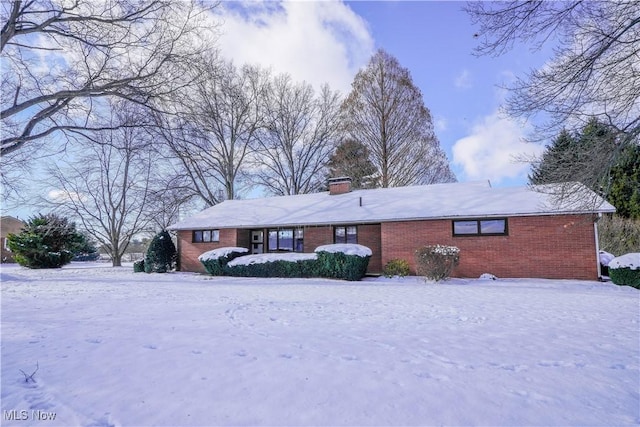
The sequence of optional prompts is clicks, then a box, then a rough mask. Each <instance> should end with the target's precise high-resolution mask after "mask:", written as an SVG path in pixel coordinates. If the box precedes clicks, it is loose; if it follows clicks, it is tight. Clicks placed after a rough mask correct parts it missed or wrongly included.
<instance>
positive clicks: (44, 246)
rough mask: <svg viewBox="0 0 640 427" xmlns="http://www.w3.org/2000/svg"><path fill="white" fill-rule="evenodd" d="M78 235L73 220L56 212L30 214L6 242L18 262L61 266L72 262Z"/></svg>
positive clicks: (39, 266) (33, 265)
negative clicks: (25, 221) (32, 215)
mask: <svg viewBox="0 0 640 427" xmlns="http://www.w3.org/2000/svg"><path fill="white" fill-rule="evenodd" d="M80 238H81V236H80V234H79V233H78V232H77V231H76V226H75V224H74V223H70V222H69V221H68V220H67V219H66V218H63V217H60V216H58V215H55V214H47V215H42V214H40V215H38V216H35V217H33V218H30V219H29V220H28V221H27V224H26V225H25V226H24V228H23V229H22V230H21V231H20V233H18V234H11V233H10V234H8V235H7V244H8V246H9V249H11V251H12V252H13V253H14V259H15V260H16V262H17V263H18V264H20V265H21V266H23V267H28V268H60V267H62V266H63V265H65V264H68V263H70V262H71V259H72V258H73V251H74V250H75V249H76V248H77V242H78V241H79V240H80Z"/></svg>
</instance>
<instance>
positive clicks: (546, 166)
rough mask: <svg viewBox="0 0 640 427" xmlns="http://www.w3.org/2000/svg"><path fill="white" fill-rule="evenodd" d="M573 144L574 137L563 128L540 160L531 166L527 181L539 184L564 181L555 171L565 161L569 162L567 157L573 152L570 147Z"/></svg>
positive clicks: (563, 165) (561, 166)
mask: <svg viewBox="0 0 640 427" xmlns="http://www.w3.org/2000/svg"><path fill="white" fill-rule="evenodd" d="M575 144H576V140H575V138H574V137H573V136H572V135H571V133H570V132H569V131H567V130H566V129H563V130H562V131H561V132H560V134H559V135H558V136H557V137H556V139H554V140H553V142H552V143H551V145H550V146H548V147H547V148H546V149H545V151H544V153H543V154H542V157H541V158H540V161H539V162H538V163H537V164H534V165H533V166H532V168H531V173H530V174H529V182H530V183H531V184H534V185H539V184H551V183H554V182H562V181H564V179H563V178H562V177H559V176H558V175H559V174H557V173H555V171H556V170H557V169H561V168H564V167H566V166H567V163H570V162H571V159H570V158H569V157H570V156H571V155H572V153H574V151H573V149H572V148H573V147H574V146H575Z"/></svg>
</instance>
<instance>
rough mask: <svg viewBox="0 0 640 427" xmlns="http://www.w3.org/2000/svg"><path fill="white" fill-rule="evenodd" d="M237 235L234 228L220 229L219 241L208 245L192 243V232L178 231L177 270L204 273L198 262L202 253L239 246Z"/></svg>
mask: <svg viewBox="0 0 640 427" xmlns="http://www.w3.org/2000/svg"><path fill="white" fill-rule="evenodd" d="M238 234H239V233H238V230H237V229H235V228H223V229H220V241H218V242H208V243H193V242H192V240H193V238H192V236H193V231H192V230H180V231H178V252H179V257H178V269H179V270H180V271H193V272H197V273H204V272H205V269H204V266H203V265H202V263H201V262H200V261H199V260H198V257H199V256H200V255H202V254H203V253H205V252H207V251H210V250H213V249H218V248H224V247H226V246H241V245H239V244H238ZM247 234H248V232H247ZM248 240H249V238H248V236H247V242H248ZM242 247H248V246H242Z"/></svg>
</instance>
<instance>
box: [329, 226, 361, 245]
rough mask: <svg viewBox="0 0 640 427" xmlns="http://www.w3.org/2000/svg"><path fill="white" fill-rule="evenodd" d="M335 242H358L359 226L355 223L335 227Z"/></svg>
mask: <svg viewBox="0 0 640 427" xmlns="http://www.w3.org/2000/svg"><path fill="white" fill-rule="evenodd" d="M333 242H334V243H358V227H356V226H355V225H348V226H338V227H334V228H333Z"/></svg>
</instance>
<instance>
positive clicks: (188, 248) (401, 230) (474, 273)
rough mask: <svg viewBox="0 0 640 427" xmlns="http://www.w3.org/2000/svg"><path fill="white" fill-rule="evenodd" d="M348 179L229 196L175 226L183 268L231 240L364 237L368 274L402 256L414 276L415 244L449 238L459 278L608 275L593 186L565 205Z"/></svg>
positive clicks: (279, 247) (456, 186) (195, 265)
mask: <svg viewBox="0 0 640 427" xmlns="http://www.w3.org/2000/svg"><path fill="white" fill-rule="evenodd" d="M350 183H351V181H350V179H348V178H334V179H332V180H330V182H329V191H328V192H322V193H315V194H304V195H296V196H280V197H267V198H261V199H249V200H227V201H225V202H222V203H220V204H218V205H216V206H213V207H211V208H208V209H206V210H204V211H202V212H200V213H198V214H196V215H194V216H191V217H189V218H186V219H185V220H183V221H181V222H178V223H177V224H174V225H172V226H171V227H169V229H170V230H174V231H176V232H177V242H178V253H179V256H178V269H179V270H181V271H193V272H204V268H203V266H202V264H201V263H200V262H199V261H198V256H199V255H200V254H202V253H204V252H206V251H209V250H211V249H215V248H219V247H225V246H240V247H245V248H248V249H249V250H250V252H251V253H263V252H313V250H314V249H315V248H316V247H317V246H320V245H324V244H330V243H359V244H361V245H365V246H368V247H369V248H370V249H371V250H372V252H373V255H372V257H371V260H370V262H369V269H368V273H371V274H377V273H380V272H381V271H382V269H383V267H384V265H385V264H386V263H387V262H389V261H390V260H392V259H394V258H399V259H404V260H406V261H407V262H408V263H409V265H410V266H411V270H412V273H415V259H414V254H415V251H416V249H418V248H420V247H422V246H424V245H428V244H443V245H453V246H457V247H458V248H460V264H459V266H458V267H457V268H456V269H455V271H454V272H453V275H454V276H455V277H479V276H480V275H481V274H482V273H491V274H494V275H496V276H498V277H536V278H553V279H587V280H595V279H598V277H599V276H600V272H599V262H598V242H597V220H598V218H599V217H600V216H601V215H602V214H603V213H612V212H614V211H615V208H614V207H613V206H611V205H610V204H608V203H607V202H605V201H604V200H602V199H601V198H599V197H598V196H597V195H595V194H594V193H593V192H591V191H590V190H588V189H586V188H585V187H581V188H582V190H583V191H584V192H585V194H586V196H587V197H591V198H592V200H596V201H597V203H596V204H594V206H596V205H597V207H594V208H592V209H584V208H577V207H575V206H574V207H572V206H568V205H570V203H565V206H562V205H561V204H554V203H553V202H552V197H551V196H550V195H549V194H547V193H545V192H543V191H535V190H534V189H532V188H530V187H526V186H525V187H513V188H492V187H491V185H490V184H489V183H488V182H484V183H481V182H473V183H453V184H434V185H424V186H412V187H396V188H379V189H373V190H353V191H352V190H351V188H350V187H351V185H350ZM541 189H542V188H539V189H537V190H541Z"/></svg>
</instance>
